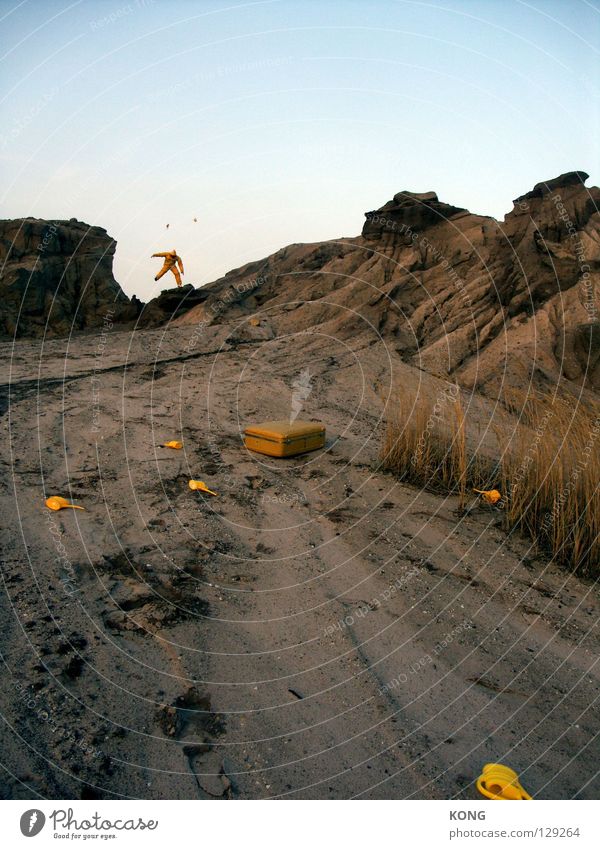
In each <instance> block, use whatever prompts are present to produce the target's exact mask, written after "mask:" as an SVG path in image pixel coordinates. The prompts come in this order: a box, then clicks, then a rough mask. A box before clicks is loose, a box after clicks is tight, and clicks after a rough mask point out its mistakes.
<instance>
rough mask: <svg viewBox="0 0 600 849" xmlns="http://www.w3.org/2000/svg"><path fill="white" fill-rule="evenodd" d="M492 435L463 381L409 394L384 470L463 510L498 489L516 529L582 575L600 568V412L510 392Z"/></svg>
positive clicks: (388, 443)
mask: <svg viewBox="0 0 600 849" xmlns="http://www.w3.org/2000/svg"><path fill="white" fill-rule="evenodd" d="M502 402H503V403H502V409H501V410H500V411H499V413H498V415H497V416H496V417H495V419H494V424H493V427H492V428H491V429H490V433H489V434H488V435H487V437H486V439H485V440H481V439H480V435H479V433H478V431H477V427H476V426H475V425H470V423H469V421H468V419H466V418H465V411H464V408H463V400H462V395H461V393H460V391H459V390H458V387H448V388H447V389H446V390H444V391H443V392H442V393H441V394H440V396H439V397H438V398H436V399H435V400H431V399H425V398H423V397H417V396H416V395H415V394H411V393H405V394H403V395H402V397H401V398H400V400H399V401H398V404H397V407H396V409H395V410H394V411H393V413H392V415H391V416H390V417H389V418H388V421H387V425H386V429H385V434H384V439H383V445H382V465H383V468H385V469H388V470H390V471H393V472H395V473H396V474H398V475H399V476H400V477H401V479H402V480H406V481H408V482H410V483H413V484H417V485H418V486H422V487H425V488H427V489H430V490H432V491H435V492H440V493H452V494H456V495H457V496H458V498H459V504H460V506H464V505H465V503H466V500H467V498H468V497H470V495H471V493H472V490H473V488H477V489H499V490H500V492H501V493H502V496H503V498H502V502H501V507H503V509H504V514H503V515H504V522H505V527H506V529H507V530H511V529H517V530H519V531H521V532H523V533H525V534H527V535H528V536H529V537H531V538H532V539H533V540H534V541H535V542H536V544H537V546H538V548H539V549H540V550H542V551H544V552H546V553H548V554H550V555H551V556H552V557H553V558H555V559H556V560H557V561H559V562H561V563H564V564H566V565H568V566H569V567H570V568H571V569H573V570H574V571H577V572H580V573H582V574H588V575H598V574H599V573H600V408H599V407H598V406H597V405H593V404H592V403H591V402H586V403H582V402H581V400H579V399H575V398H573V399H564V398H562V399H560V398H557V397H555V396H553V395H550V394H547V395H541V394H535V395H533V394H525V393H519V392H516V391H513V392H510V393H506V394H505V396H504V397H503V399H502Z"/></svg>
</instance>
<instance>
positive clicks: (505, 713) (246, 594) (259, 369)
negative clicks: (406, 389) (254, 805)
mask: <svg viewBox="0 0 600 849" xmlns="http://www.w3.org/2000/svg"><path fill="white" fill-rule="evenodd" d="M231 330H232V328H231V327H227V326H213V327H210V328H208V329H206V330H205V331H204V332H203V333H202V334H200V335H199V336H198V335H196V336H194V327H193V326H192V327H178V328H171V329H168V328H167V329H165V330H163V329H159V330H145V331H141V332H138V333H135V334H130V333H126V332H123V331H117V330H115V329H113V330H111V331H110V332H108V333H107V337H108V338H107V339H103V338H102V337H100V336H97V335H91V336H85V337H78V338H74V339H71V340H70V341H67V340H55V341H51V342H46V343H45V344H42V343H41V342H39V341H36V342H25V341H22V342H19V343H18V344H17V345H16V346H15V347H14V348H13V347H12V346H10V345H5V346H4V347H3V348H2V360H3V366H4V369H5V370H6V372H7V373H8V374H9V380H10V381H11V384H12V385H11V388H10V398H8V390H6V392H5V396H6V397H5V398H4V402H5V403H4V405H3V411H4V416H3V419H2V421H3V427H4V433H3V439H2V450H3V461H2V462H3V468H4V470H5V475H3V489H2V511H3V515H4V518H5V520H6V522H5V525H6V530H5V533H4V539H5V560H4V563H3V568H2V580H3V593H2V596H1V604H2V611H1V629H2V630H1V647H0V650H1V652H2V659H3V681H4V686H3V688H2V714H3V717H4V725H3V731H2V734H3V759H2V762H3V765H4V767H5V770H6V772H5V773H4V777H3V782H2V788H3V789H2V795H3V796H4V797H7V798H13V797H18V798H25V797H31V796H34V795H36V794H37V795H39V796H40V797H54V798H79V797H81V798H113V797H140V798H163V797H171V798H224V799H227V798H266V797H278V798H280V797H286V796H287V797H296V798H298V797H308V798H351V797H359V798H408V797H412V798H437V799H440V798H453V797H458V798H475V796H476V793H475V790H474V787H473V782H474V779H475V778H476V777H477V775H478V774H479V771H480V768H481V766H482V765H483V764H484V763H485V762H486V761H501V762H506V763H508V764H510V765H512V766H514V767H515V768H516V769H517V770H518V771H519V772H520V773H521V776H522V782H523V784H524V786H525V787H526V788H527V789H528V790H529V791H530V792H531V793H533V794H536V795H538V796H539V797H540V798H570V797H573V796H577V797H578V798H592V797H597V796H598V791H599V783H598V778H597V775H596V770H597V764H598V738H597V737H596V734H597V716H598V713H597V704H598V703H597V699H598V692H599V691H598V677H599V674H598V666H597V657H598V638H597V633H594V632H593V630H592V629H593V627H594V625H595V624H596V623H597V620H598V612H599V605H598V597H597V590H596V589H595V587H593V586H592V585H591V584H585V583H582V582H580V581H579V580H578V579H576V578H574V577H572V576H571V575H569V574H568V573H567V572H564V571H561V570H559V569H558V568H557V567H555V566H554V565H550V564H548V563H547V562H546V561H544V560H543V558H540V557H537V556H536V554H535V552H534V551H533V550H532V549H531V547H530V544H529V543H528V542H527V541H525V540H523V539H521V538H516V537H512V536H507V535H506V534H505V533H504V532H503V531H502V529H501V528H500V527H499V524H500V523H499V514H498V513H497V512H494V511H493V510H489V511H488V510H485V509H477V510H476V511H474V512H473V513H472V514H471V515H469V516H466V517H462V518H459V516H458V514H457V512H456V506H457V505H456V502H455V500H454V499H453V498H447V499H443V498H440V497H437V496H434V495H431V494H429V493H426V492H421V491H419V490H418V489H416V488H413V487H409V486H403V485H401V484H399V483H398V482H397V481H396V480H395V479H394V477H392V476H391V475H389V474H384V473H381V472H379V471H378V470H377V464H378V451H379V441H380V426H381V419H382V415H383V414H384V411H385V405H386V403H387V399H388V393H389V388H390V386H391V385H392V384H393V383H395V384H396V385H399V386H402V385H405V383H406V382H409V381H412V383H414V382H415V381H422V382H423V391H435V382H434V379H433V378H430V377H429V376H427V375H425V374H424V373H423V372H418V371H417V370H416V369H414V368H413V367H411V366H408V365H404V364H402V362H401V361H400V359H399V358H398V357H397V356H396V357H395V358H390V357H388V353H389V352H388V351H387V350H386V348H385V345H384V344H383V343H382V342H381V341H380V340H379V341H378V340H377V339H373V338H369V336H368V334H366V335H365V336H364V337H362V336H357V337H356V338H355V339H350V340H348V339H346V340H345V341H344V342H341V341H338V340H336V339H335V338H327V337H326V336H322V335H320V334H319V332H318V331H315V332H308V333H299V334H298V335H292V336H291V337H286V338H278V337H277V336H275V338H274V339H271V340H262V341H261V340H260V339H254V340H250V341H246V342H244V341H238V342H234V341H232V339H234V338H236V337H235V335H234V337H229V341H228V335H229V334H230V332H231ZM124 362H126V363H127V365H126V366H125V367H123V363H124ZM307 362H308V363H310V368H311V378H310V382H311V391H310V394H309V395H308V397H307V398H306V399H305V400H304V402H303V409H302V413H301V418H309V419H310V418H320V419H322V420H323V421H324V422H325V423H326V425H327V428H328V437H329V439H328V445H327V448H326V450H324V451H320V452H316V453H314V454H311V455H308V456H305V457H300V458H294V459H290V460H284V461H281V460H279V461H276V460H270V459H268V458H265V457H260V456H258V455H251V454H249V453H248V452H246V451H245V449H244V447H243V445H242V443H241V439H240V429H241V427H242V426H243V425H244V424H246V423H248V422H252V421H259V420H261V419H266V418H279V417H286V416H288V415H289V412H290V404H291V391H292V390H291V386H292V383H293V381H294V380H295V379H296V378H297V377H298V376H299V375H300V373H301V372H302V369H303V368H304V367H305V366H306V363H307ZM5 389H6V387H5ZM177 438H182V439H183V441H184V443H185V447H184V450H183V451H181V452H169V451H168V450H165V449H162V448H156V447H155V446H156V445H157V443H160V442H162V441H163V440H165V439H177ZM191 477H194V478H200V479H202V480H205V481H206V482H207V483H208V484H209V485H210V486H211V487H212V488H214V489H215V490H216V491H217V492H218V493H219V496H218V498H214V499H211V498H210V497H208V496H207V497H203V496H202V495H200V494H199V493H194V492H191V491H190V490H189V489H188V487H187V482H188V479H189V478H191ZM50 494H61V495H67V496H71V497H72V498H73V500H75V501H76V502H77V503H80V504H83V505H84V506H85V507H86V512H74V511H62V512H60V513H56V514H54V513H50V512H49V511H47V510H46V509H45V507H44V504H43V500H44V497H45V495H50Z"/></svg>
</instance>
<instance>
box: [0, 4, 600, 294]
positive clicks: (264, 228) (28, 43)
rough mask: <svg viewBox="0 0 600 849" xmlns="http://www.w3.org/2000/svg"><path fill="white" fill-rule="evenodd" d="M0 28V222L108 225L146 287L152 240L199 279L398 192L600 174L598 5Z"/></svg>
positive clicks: (134, 7) (46, 7) (111, 10)
mask: <svg viewBox="0 0 600 849" xmlns="http://www.w3.org/2000/svg"><path fill="white" fill-rule="evenodd" d="M0 38H1V47H2V49H1V55H2V59H1V65H0V73H1V79H2V95H1V104H2V106H1V109H2V130H1V131H0V162H1V167H2V186H3V188H2V192H1V193H0V204H1V205H0V217H3V218H16V217H20V216H26V215H33V216H36V217H38V218H71V217H76V218H79V219H80V220H83V221H86V222H87V223H89V224H99V225H101V226H103V227H105V228H106V229H107V230H108V232H109V233H110V234H111V235H112V236H113V237H114V238H115V239H116V240H117V242H118V246H117V255H116V260H115V276H116V277H117V280H118V281H119V282H120V283H121V285H122V286H123V288H124V289H125V291H126V292H127V293H128V294H130V295H131V294H133V293H134V292H135V293H136V294H137V295H138V296H140V297H142V298H143V299H144V300H146V299H148V298H150V297H151V296H152V295H153V294H155V293H156V292H157V291H158V289H159V288H160V287H159V286H157V284H155V283H154V280H153V277H154V274H155V273H156V271H157V260H151V259H150V258H149V255H150V254H151V253H153V252H154V251H161V250H166V249H170V248H173V247H175V248H177V250H178V252H179V253H180V254H181V255H182V256H183V259H184V262H185V266H186V276H185V282H189V283H193V284H195V285H201V284H203V283H207V282H208V281H210V280H213V279H215V278H216V277H219V276H220V275H222V274H223V273H225V272H226V271H228V270H229V269H231V268H234V267H236V266H238V265H241V264H243V263H244V262H247V261H249V260H252V259H259V258H261V257H263V256H265V255H267V254H269V253H271V252H273V251H275V250H277V249H278V248H279V247H282V246H283V245H285V244H288V243H290V242H307V241H317V240H321V239H329V238H335V237H338V236H353V235H356V234H358V233H359V232H360V230H361V227H362V223H363V220H364V219H363V213H364V212H365V211H366V210H369V209H374V208H376V207H378V206H381V205H382V204H383V203H385V201H387V200H388V199H389V198H390V197H391V196H392V195H393V194H394V193H395V192H397V191H400V190H401V189H409V190H412V191H428V190H431V189H433V190H435V191H437V193H438V195H439V196H440V198H441V199H442V200H445V201H448V202H451V203H454V204H456V205H459V206H465V207H468V208H469V209H471V210H473V211H476V212H481V213H485V214H491V215H495V216H497V217H502V216H503V215H504V214H505V213H506V212H507V211H509V210H510V208H511V200H512V198H514V197H516V196H517V195H518V194H522V193H524V192H525V191H527V190H528V189H530V188H531V187H532V186H533V184H534V183H536V182H539V181H540V180H543V179H548V178H551V177H554V176H557V175H558V174H560V173H562V172H564V171H569V170H573V169H583V170H586V171H588V173H589V174H590V177H591V178H590V181H589V183H588V185H590V184H596V185H597V184H598V182H599V181H600V169H599V165H600V146H599V138H600V126H599V119H598V115H599V105H600V61H599V56H600V54H599V51H600V4H599V3H598V2H586V0H562V2H561V1H560V0H556V1H555V0H548V1H547V2H542V0H533V2H518V0H478V2H476V0H446V2H443V3H441V4H438V3H435V2H427V3H424V2H423V3H422V2H409V1H408V0H380V2H359V0H329V2H328V0H322V2H317V0H309V1H308V2H289V0H267V1H266V2H254V3H243V2H242V3H238V4H235V3H233V2H232V3H227V2H220V0H168V2H167V0H154V2H151V0H103V2H99V0H80V2H76V1H75V2H71V3H69V2H65V0H63V1H62V2H52V0H43V2H37V0H26V2H22V3H19V2H18V0H11V2H4V0H0ZM193 218H197V219H198V221H197V223H194V222H193ZM167 223H169V224H170V228H169V230H168V231H167V230H166V229H165V225H166V224H167ZM161 283H163V285H164V281H161Z"/></svg>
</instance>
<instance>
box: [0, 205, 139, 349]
mask: <svg viewBox="0 0 600 849" xmlns="http://www.w3.org/2000/svg"><path fill="white" fill-rule="evenodd" d="M115 246H116V242H115V241H114V239H112V238H111V237H110V236H109V235H108V233H107V232H106V230H104V229H102V228H101V227H90V226H89V225H87V224H84V223H83V222H81V221H77V220H76V219H75V218H72V219H71V220H70V221H44V220H42V219H37V218H17V219H14V220H5V221H0V297H1V299H2V311H1V320H0V332H1V333H2V334H4V335H7V336H10V337H15V336H16V337H21V336H33V337H40V336H44V335H50V336H53V335H58V336H68V335H69V334H71V333H73V332H76V331H80V330H86V329H88V328H93V327H100V326H101V325H102V324H103V323H104V322H105V319H106V318H107V317H108V318H109V320H111V321H115V322H123V321H129V320H131V319H133V318H135V317H136V315H137V313H138V310H139V307H140V306H141V305H140V303H139V301H137V303H136V302H135V301H130V300H129V298H128V297H127V295H125V293H124V292H123V290H122V289H121V287H120V286H119V284H118V283H117V281H116V280H115V278H114V277H113V272H112V264H113V257H114V253H115Z"/></svg>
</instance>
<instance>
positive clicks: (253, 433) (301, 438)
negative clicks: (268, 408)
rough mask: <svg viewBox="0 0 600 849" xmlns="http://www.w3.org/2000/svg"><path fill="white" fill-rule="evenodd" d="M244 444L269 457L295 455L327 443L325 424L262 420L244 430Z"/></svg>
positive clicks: (249, 448)
mask: <svg viewBox="0 0 600 849" xmlns="http://www.w3.org/2000/svg"><path fill="white" fill-rule="evenodd" d="M244 444H245V446H246V448H248V450H250V451H257V452H258V453H259V454H268V455H269V457H293V456H294V455H295V454H306V452H307V451H316V449H317V448H322V447H323V446H324V445H325V425H323V424H321V422H301V421H295V422H289V421H286V420H285V419H284V420H282V421H276V422H262V423H261V424H257V425H251V426H250V427H247V428H246V429H245V430H244Z"/></svg>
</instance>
